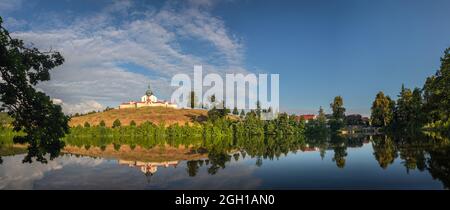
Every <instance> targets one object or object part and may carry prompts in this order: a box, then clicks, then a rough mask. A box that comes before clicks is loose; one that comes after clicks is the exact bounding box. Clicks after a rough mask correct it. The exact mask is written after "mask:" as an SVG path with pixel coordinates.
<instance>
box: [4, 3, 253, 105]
mask: <svg viewBox="0 0 450 210" xmlns="http://www.w3.org/2000/svg"><path fill="white" fill-rule="evenodd" d="M213 3H214V2H212V1H211V2H210V1H201V2H199V1H194V3H190V2H187V3H186V4H183V5H182V6H179V5H178V4H177V5H175V4H174V3H173V2H169V3H167V4H166V5H165V6H163V7H161V8H159V9H157V8H152V7H150V8H147V9H145V10H139V9H137V8H136V7H137V6H136V5H134V4H133V2H130V1H116V2H114V3H113V4H111V5H109V6H107V7H105V8H104V9H103V10H102V11H99V12H96V13H95V14H92V15H90V16H84V17H76V18H71V19H70V20H66V21H65V22H64V23H63V24H61V23H60V24H50V25H45V26H44V27H42V26H39V27H34V28H33V27H32V26H31V28H30V29H29V30H22V31H15V32H14V33H13V35H14V36H16V37H20V38H22V39H24V40H25V41H26V42H28V43H33V44H34V45H35V46H37V47H39V48H41V49H49V48H52V49H56V50H59V51H61V53H62V54H63V56H64V57H65V59H66V62H65V63H64V65H63V66H61V67H59V68H58V69H57V70H55V71H54V72H53V73H52V80H51V81H49V82H45V83H42V84H40V85H39V88H40V89H42V90H43V91H45V92H46V93H48V94H49V95H50V96H51V97H53V98H58V99H62V100H63V101H64V103H65V104H66V107H81V106H76V104H89V103H92V102H95V103H99V104H102V105H103V106H114V105H117V104H118V103H119V102H123V101H127V100H130V99H137V98H138V97H140V95H142V93H143V91H144V90H145V88H146V85H147V83H148V82H149V81H150V82H151V83H152V87H153V88H154V89H155V91H156V94H157V95H158V96H160V97H162V98H166V99H168V98H169V97H170V94H171V91H172V88H171V87H170V86H169V84H170V79H171V77H172V76H173V75H174V74H176V73H180V72H184V73H191V72H192V69H193V66H194V65H197V64H201V65H203V66H204V71H205V72H216V73H225V72H230V71H235V72H248V70H247V69H246V68H245V67H244V65H243V64H242V62H243V60H244V52H243V45H242V42H241V41H240V39H239V38H237V37H236V36H235V35H233V34H232V33H231V32H230V31H229V30H228V29H227V27H226V25H225V23H224V21H223V20H221V19H220V18H218V17H215V16H213V15H211V14H210V12H209V11H210V10H209V8H210V7H211V6H212V5H213ZM60 15H63V14H60ZM52 16H53V15H52ZM186 38H188V39H191V40H194V41H199V42H206V43H207V44H209V45H211V46H212V48H211V49H209V51H206V50H205V52H203V51H202V53H201V54H198V53H197V54H196V53H193V52H191V51H190V50H189V48H188V47H185V46H184V43H183V42H182V40H184V39H186ZM186 48H187V49H186ZM210 54H217V55H218V56H214V57H213V58H211V57H210V56H209V55H210ZM123 63H131V64H134V65H138V66H142V67H143V68H145V69H146V70H147V71H148V73H147V72H134V71H133V69H129V68H126V67H125V66H124V65H120V64H123ZM70 110H72V111H70ZM74 110H76V111H83V110H80V109H79V108H72V109H68V108H65V111H66V112H73V111H74ZM84 111H88V110H84Z"/></svg>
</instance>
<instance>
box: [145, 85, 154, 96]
mask: <svg viewBox="0 0 450 210" xmlns="http://www.w3.org/2000/svg"><path fill="white" fill-rule="evenodd" d="M145 95H147V96H151V95H153V91H152V90H151V89H150V85H148V89H147V91H145Z"/></svg>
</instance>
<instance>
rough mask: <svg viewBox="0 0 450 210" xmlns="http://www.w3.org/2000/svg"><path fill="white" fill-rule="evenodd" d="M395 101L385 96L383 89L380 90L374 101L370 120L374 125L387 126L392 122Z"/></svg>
mask: <svg viewBox="0 0 450 210" xmlns="http://www.w3.org/2000/svg"><path fill="white" fill-rule="evenodd" d="M394 106H395V103H394V101H392V100H391V98H389V96H385V95H384V93H383V92H382V91H380V92H378V94H377V96H376V97H375V100H374V101H373V103H372V108H371V115H370V121H371V124H372V126H376V127H387V126H388V125H390V124H391V122H392V119H393V116H394V109H393V108H394Z"/></svg>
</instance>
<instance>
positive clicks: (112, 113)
mask: <svg viewBox="0 0 450 210" xmlns="http://www.w3.org/2000/svg"><path fill="white" fill-rule="evenodd" d="M207 112H208V111H207V110H196V109H172V108H164V107H142V108H138V109H113V110H108V111H104V112H99V113H92V114H87V115H83V116H79V117H73V118H72V119H71V120H70V122H69V125H70V126H77V125H84V123H85V122H88V123H89V124H91V125H98V124H99V123H100V121H102V120H103V121H105V123H106V126H108V127H110V126H112V124H113V122H114V120H116V119H119V120H120V122H121V123H122V125H129V124H130V122H131V121H132V120H134V121H135V122H136V124H138V125H139V124H141V123H144V122H145V121H150V122H153V123H155V124H159V123H161V122H164V123H165V124H166V125H171V124H175V123H178V124H180V125H183V124H184V123H186V122H188V123H192V122H194V121H198V122H199V121H203V120H205V119H206V116H207Z"/></svg>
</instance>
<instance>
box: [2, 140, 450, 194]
mask: <svg viewBox="0 0 450 210" xmlns="http://www.w3.org/2000/svg"><path fill="white" fill-rule="evenodd" d="M67 143H68V145H70V146H67V147H66V148H65V151H64V153H65V154H66V155H63V156H61V157H59V158H57V159H55V160H54V161H50V162H49V164H40V163H34V164H20V161H19V160H20V158H23V157H21V156H23V155H15V156H14V155H13V153H11V151H9V153H8V154H6V153H5V152H4V151H6V149H5V148H6V147H5V145H3V146H2V147H3V148H2V149H1V150H0V151H3V154H1V155H2V156H4V157H3V164H1V165H0V189H16V188H18V189H31V188H33V189H40V188H45V189H68V188H70V189H73V188H74V189H80V188H81V189H104V188H108V189H110V188H112V189H209V188H212V189H221V188H224V189H298V188H301V189H303V188H308V189H316V188H319V189H323V188H325V189H330V188H332V189H334V188H337V189H342V188H345V189H346V188H350V189H355V188H356V189H366V188H368V189H372V188H375V189H379V188H388V189H397V188H399V189H409V188H413V189H440V188H446V189H448V188H449V186H450V161H449V159H450V158H449V157H450V156H449V155H450V154H449V152H450V144H449V140H448V139H447V138H444V137H442V136H436V135H431V134H428V135H424V134H414V135H413V136H410V135H377V136H364V135H360V136H358V135H355V136H339V135H334V136H319V137H317V136H316V137H308V138H295V137H277V136H266V137H263V138H257V137H253V138H223V139H168V140H166V141H162V140H158V139H134V140H133V141H132V143H133V144H130V140H129V139H68V140H67ZM7 147H9V148H14V147H11V145H8V146H7ZM17 153H20V152H19V151H18V152H17ZM68 154H70V155H68ZM11 155H13V156H11ZM92 163H96V164H92ZM94 172H96V173H94ZM80 177H84V180H83V179H82V180H80V181H79V182H82V183H78V181H75V182H74V180H71V179H72V178H73V179H77V180H79V179H80ZM139 177H140V178H139Z"/></svg>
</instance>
